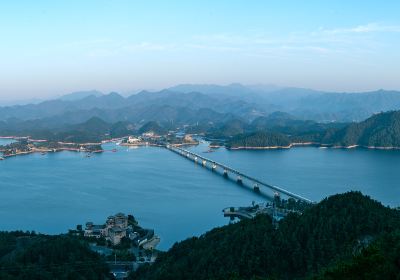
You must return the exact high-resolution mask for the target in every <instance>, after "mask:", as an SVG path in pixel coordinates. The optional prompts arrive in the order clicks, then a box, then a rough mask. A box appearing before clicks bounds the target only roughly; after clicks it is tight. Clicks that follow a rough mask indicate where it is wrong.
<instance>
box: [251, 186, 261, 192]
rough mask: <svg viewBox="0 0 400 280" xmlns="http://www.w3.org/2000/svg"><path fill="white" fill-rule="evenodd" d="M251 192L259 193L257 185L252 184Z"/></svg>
mask: <svg viewBox="0 0 400 280" xmlns="http://www.w3.org/2000/svg"><path fill="white" fill-rule="evenodd" d="M253 190H254V192H256V193H260V187H259V186H258V184H254V186H253Z"/></svg>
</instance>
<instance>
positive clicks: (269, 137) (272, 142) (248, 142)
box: [226, 132, 290, 149]
mask: <svg viewBox="0 0 400 280" xmlns="http://www.w3.org/2000/svg"><path fill="white" fill-rule="evenodd" d="M289 145H290V139H289V137H287V136H285V135H283V134H281V133H270V132H255V133H250V134H247V135H239V136H235V137H233V138H232V139H231V140H230V141H229V142H228V143H227V144H226V147H227V148H229V149H237V148H256V147H288V146H289Z"/></svg>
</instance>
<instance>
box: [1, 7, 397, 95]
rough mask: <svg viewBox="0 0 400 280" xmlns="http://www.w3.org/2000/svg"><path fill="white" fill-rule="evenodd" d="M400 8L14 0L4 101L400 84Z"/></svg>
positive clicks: (4, 57)
mask: <svg viewBox="0 0 400 280" xmlns="http://www.w3.org/2000/svg"><path fill="white" fill-rule="evenodd" d="M17 2H18V3H17ZM399 15H400V1H397V0H393V1H367V0H364V1H361V0H360V1H356V0H354V1H350V0H346V1H345V0H343V1H338V0H337V1H323V0H318V1H311V0H309V1H298V0H292V1H285V0H283V1H267V0H265V1H261V0H260V1H250V0H243V1H240V0H230V1H217V0H201V1H183V0H182V1H172V0H168V1H167V0H165V1H151V0H149V1H133V0H129V1H128V0H126V1H123V0H107V1H105V0H103V1H102V0H96V1H89V0H85V1H83V0H79V1H78V0H77V1H74V0H68V1H67V0H65V1H50V0H49V1H40V0H36V1H2V3H1V4H0V38H1V41H0V42H1V44H0V99H18V98H24V97H45V96H54V95H58V94H62V93H66V92H70V91H75V90H85V89H98V90H102V91H105V92H107V91H111V90H116V91H122V92H123V91H129V90H133V89H141V88H150V89H158V88H163V87H168V86H172V85H175V84H179V83H218V84H228V83H232V82H240V83H244V84H255V83H265V84H277V85H284V86H298V87H308V88H316V89H323V90H334V91H364V90H373V89H378V88H386V89H400V68H399V63H400V51H399V49H400V47H399V46H400V16H399Z"/></svg>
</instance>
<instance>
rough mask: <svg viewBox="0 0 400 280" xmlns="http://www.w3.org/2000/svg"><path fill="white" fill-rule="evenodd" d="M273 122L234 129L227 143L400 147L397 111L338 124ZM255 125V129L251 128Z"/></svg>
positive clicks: (399, 113)
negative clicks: (234, 132) (235, 130)
mask: <svg viewBox="0 0 400 280" xmlns="http://www.w3.org/2000/svg"><path fill="white" fill-rule="evenodd" d="M272 123H273V120H269V119H263V120H257V125H252V126H250V129H248V130H247V132H244V133H241V134H237V133H236V134H234V135H232V136H231V137H230V138H228V139H227V144H226V146H227V147H228V148H247V149H248V148H257V147H259V148H262V147H276V146H278V147H287V146H290V144H293V143H310V142H311V143H314V144H320V145H326V146H339V147H351V146H361V147H369V148H400V111H391V112H384V113H379V114H376V115H373V116H372V117H370V118H368V119H366V120H365V121H362V122H358V123H350V124H340V125H337V127H335V126H334V125H332V124H329V125H328V124H316V123H313V122H307V121H303V122H301V121H296V122H293V121H291V120H288V121H287V122H286V123H284V125H283V126H271V124H272ZM301 123H302V124H301ZM254 127H255V128H256V129H257V130H258V131H255V132H251V129H252V128H253V129H254ZM243 130H245V129H243ZM249 131H250V132H249ZM265 131H268V132H265Z"/></svg>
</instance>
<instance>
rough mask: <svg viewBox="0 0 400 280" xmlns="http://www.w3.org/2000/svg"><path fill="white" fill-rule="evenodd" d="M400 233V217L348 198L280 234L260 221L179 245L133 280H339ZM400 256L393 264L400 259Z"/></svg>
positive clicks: (388, 267)
mask: <svg viewBox="0 0 400 280" xmlns="http://www.w3.org/2000/svg"><path fill="white" fill-rule="evenodd" d="M399 229H400V212H399V211H397V210H393V209H390V208H387V207H384V206H382V205H381V204H380V203H379V202H377V201H374V200H372V199H371V198H369V197H367V196H363V195H362V194H361V193H359V192H349V193H345V194H340V195H334V196H331V197H329V198H327V199H324V200H323V201H321V202H320V203H318V204H317V205H315V206H313V207H311V208H309V209H307V210H305V212H304V213H303V214H302V215H298V214H291V215H289V216H287V217H286V218H285V219H283V220H282V221H281V222H280V223H279V227H278V229H275V228H274V227H273V225H272V222H271V219H270V218H269V217H268V216H264V215H260V216H257V217H256V218H255V219H252V220H243V221H241V222H238V223H235V224H230V225H228V226H224V227H221V228H216V229H213V230H211V231H209V232H207V233H205V234H203V235H201V236H200V237H193V238H189V239H187V240H185V241H182V242H179V243H176V244H175V245H174V246H173V247H172V248H171V249H170V250H169V251H168V252H166V253H165V254H163V255H161V256H160V258H159V259H158V260H157V261H156V263H155V264H154V265H152V266H147V267H143V268H142V269H140V270H139V271H138V272H137V273H136V274H135V275H133V276H132V279H175V280H178V279H294V278H306V277H310V276H315V277H317V276H318V275H319V274H320V273H325V271H326V270H327V269H328V268H329V269H331V272H329V275H340V273H341V272H340V271H338V268H337V266H338V265H339V264H340V263H342V262H346V263H347V265H348V266H353V267H356V265H358V264H359V262H360V259H362V258H365V257H364V256H365V255H368V254H371V250H372V251H373V250H374V249H373V248H375V246H378V248H379V246H380V244H381V243H382V242H383V245H384V244H385V243H384V240H386V239H385V238H388V237H387V236H388V235H389V236H390V235H395V237H392V240H394V241H396V243H394V244H393V246H397V248H398V247H399V246H400V243H399V242H400V238H399V235H398V234H396V231H397V230H399ZM382 240H383V241H382ZM385 246H387V245H385ZM383 248H385V247H383ZM392 252H393V251H392ZM393 253H395V251H394V252H393ZM398 253H399V252H398V251H397V253H395V254H397V255H395V257H393V256H392V257H390V258H397V260H400V255H399V254H398ZM354 258H355V259H354ZM347 271H350V270H349V269H348V270H347ZM368 271H381V274H380V276H381V277H382V278H381V279H384V278H385V275H387V276H388V275H392V274H391V273H393V272H394V273H400V267H398V266H397V267H396V266H395V263H393V264H391V263H387V262H385V261H381V262H377V263H375V267H370V268H369V270H368ZM326 273H328V272H326ZM335 273H336V274H335ZM349 273H350V274H349ZM356 273H358V272H357V271H350V272H348V274H347V275H354V276H355V275H357V274H356ZM349 279H350V278H349ZM386 279H388V278H386Z"/></svg>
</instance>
